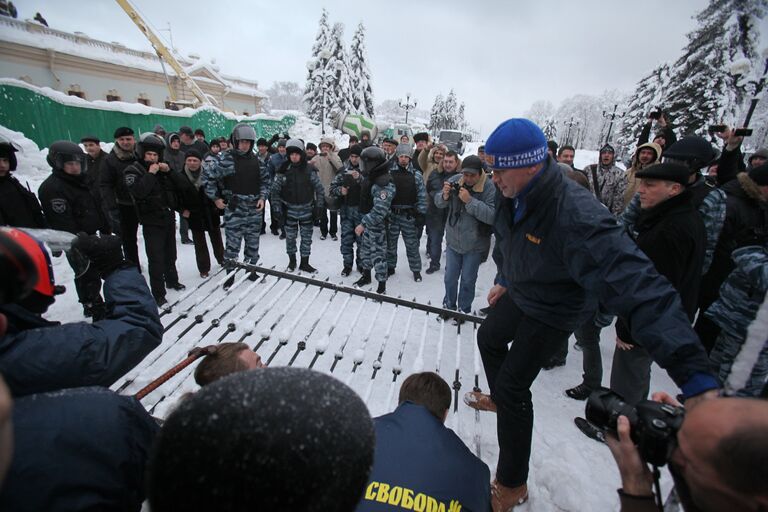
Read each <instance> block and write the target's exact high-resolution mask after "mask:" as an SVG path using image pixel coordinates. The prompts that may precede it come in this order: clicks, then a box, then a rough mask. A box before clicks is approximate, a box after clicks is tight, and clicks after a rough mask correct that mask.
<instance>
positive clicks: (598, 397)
mask: <svg viewBox="0 0 768 512" xmlns="http://www.w3.org/2000/svg"><path fill="white" fill-rule="evenodd" d="M586 416H587V420H589V422H590V423H592V424H593V425H594V426H595V427H598V428H600V429H603V430H609V431H611V432H613V433H614V434H615V433H616V420H618V418H619V416H626V417H627V418H628V419H629V424H630V427H631V435H632V441H634V443H635V444H636V445H637V448H638V450H639V451H640V455H641V456H642V457H643V459H644V460H645V461H646V462H648V463H650V464H653V465H654V466H663V465H664V464H666V463H667V460H668V459H669V456H670V455H671V454H672V450H673V449H674V447H675V445H676V442H677V441H676V438H677V431H678V430H680V426H681V425H682V424H683V419H684V417H685V409H683V408H682V407H675V406H672V405H669V404H662V403H659V402H653V401H650V400H643V401H642V402H640V403H638V404H637V405H636V406H635V407H632V406H631V405H629V404H627V403H626V402H625V401H624V399H623V398H622V397H621V395H619V394H618V393H614V392H613V391H611V390H610V389H605V388H600V389H597V390H595V391H593V392H592V394H591V395H590V397H589V400H587V408H586Z"/></svg>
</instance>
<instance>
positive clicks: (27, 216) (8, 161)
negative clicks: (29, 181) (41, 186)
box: [0, 137, 46, 228]
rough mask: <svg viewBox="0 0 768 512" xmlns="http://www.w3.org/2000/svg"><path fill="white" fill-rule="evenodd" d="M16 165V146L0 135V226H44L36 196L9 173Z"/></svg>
mask: <svg viewBox="0 0 768 512" xmlns="http://www.w3.org/2000/svg"><path fill="white" fill-rule="evenodd" d="M16 166H17V160H16V148H15V147H14V145H13V144H12V143H11V142H10V141H8V140H6V139H4V138H2V137H0V226H16V227H20V228H44V227H45V225H46V223H45V217H44V216H43V210H42V209H41V208H40V203H39V202H38V201H37V197H35V194H33V193H32V192H31V191H30V190H28V189H26V188H24V186H23V185H22V184H21V183H19V180H17V179H16V178H14V177H13V176H12V175H11V173H12V172H13V171H15V170H16Z"/></svg>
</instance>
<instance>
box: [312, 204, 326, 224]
mask: <svg viewBox="0 0 768 512" xmlns="http://www.w3.org/2000/svg"><path fill="white" fill-rule="evenodd" d="M324 211H325V208H323V207H322V206H315V207H314V208H312V220H313V221H314V222H319V221H321V220H322V219H323V212H324Z"/></svg>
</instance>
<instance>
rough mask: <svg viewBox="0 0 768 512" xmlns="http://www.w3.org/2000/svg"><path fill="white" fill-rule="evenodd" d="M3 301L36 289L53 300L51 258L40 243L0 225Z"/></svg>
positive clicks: (0, 290)
mask: <svg viewBox="0 0 768 512" xmlns="http://www.w3.org/2000/svg"><path fill="white" fill-rule="evenodd" d="M0 273H1V274H2V275H3V277H4V278H3V280H2V282H3V284H2V288H1V289H0V297H1V298H2V302H3V303H5V302H16V301H17V300H19V299H22V298H24V297H26V296H28V295H29V294H30V293H32V292H37V293H39V294H40V295H42V296H43V297H44V298H46V299H48V300H49V301H50V302H49V304H50V303H52V302H53V296H54V281H53V266H52V265H51V258H50V256H49V254H48V251H47V250H46V248H45V246H44V245H43V244H42V242H39V241H38V240H36V239H35V238H33V237H32V236H30V235H29V234H27V233H25V232H24V231H22V230H21V229H18V228H7V227H4V228H0Z"/></svg>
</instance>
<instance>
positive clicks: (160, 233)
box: [123, 133, 185, 306]
mask: <svg viewBox="0 0 768 512" xmlns="http://www.w3.org/2000/svg"><path fill="white" fill-rule="evenodd" d="M164 149H165V142H163V139H162V138H160V137H159V136H158V135H155V134H154V133H145V134H143V135H142V136H141V140H140V141H139V143H138V144H137V152H136V155H137V156H138V158H139V160H138V161H136V162H134V163H133V164H131V165H130V166H128V167H127V168H126V169H125V171H124V172H123V180H124V183H125V186H126V188H127V190H128V193H129V194H130V196H131V198H132V199H133V202H134V203H135V205H136V212H137V214H138V218H139V221H140V222H141V226H142V232H143V233H144V245H145V249H146V252H147V261H148V262H149V287H150V288H151V289H152V296H153V297H154V298H155V301H156V302H157V305H158V306H162V305H163V304H165V303H166V302H167V300H166V298H165V288H166V287H168V288H171V289H173V290H183V289H185V286H184V285H183V284H181V283H180V282H179V274H178V272H177V271H176V237H175V236H174V211H179V212H180V211H182V209H183V205H182V201H181V191H182V190H183V187H184V181H183V180H184V177H183V176H182V175H181V174H179V173H178V172H176V171H173V170H172V169H171V168H170V167H168V164H166V163H165V162H163V151H164Z"/></svg>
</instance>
